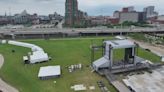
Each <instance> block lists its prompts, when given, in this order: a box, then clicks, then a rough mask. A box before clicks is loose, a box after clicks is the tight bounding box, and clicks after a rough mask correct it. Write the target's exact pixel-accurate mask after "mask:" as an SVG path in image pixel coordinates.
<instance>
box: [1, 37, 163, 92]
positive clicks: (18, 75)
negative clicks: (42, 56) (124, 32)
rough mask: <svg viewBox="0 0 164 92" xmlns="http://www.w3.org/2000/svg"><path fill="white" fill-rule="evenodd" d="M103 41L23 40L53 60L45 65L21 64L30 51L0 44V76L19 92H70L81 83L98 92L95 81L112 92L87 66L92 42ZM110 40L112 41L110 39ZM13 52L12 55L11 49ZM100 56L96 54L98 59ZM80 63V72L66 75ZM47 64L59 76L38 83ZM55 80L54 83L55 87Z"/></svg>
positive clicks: (149, 57)
mask: <svg viewBox="0 0 164 92" xmlns="http://www.w3.org/2000/svg"><path fill="white" fill-rule="evenodd" d="M102 39H104V38H95V39H94V40H93V39H90V38H85V39H63V40H62V39H60V40H25V41H24V42H29V43H34V44H37V45H39V46H41V47H43V48H44V50H45V51H46V52H47V53H48V54H49V55H50V56H51V57H52V60H51V61H49V62H47V63H41V64H34V65H24V63H23V61H22V57H23V56H24V55H27V52H29V51H30V49H27V48H23V47H18V46H11V45H0V53H1V54H3V55H4V57H5V63H4V66H3V67H2V69H1V70H0V77H1V78H2V79H3V80H5V81H6V82H8V83H9V84H11V85H13V86H14V87H16V88H17V89H18V90H19V91H20V92H73V90H71V89H70V86H72V85H75V84H84V85H86V86H92V85H93V86H96V90H94V91H90V90H87V91H85V92H100V89H99V88H98V86H97V83H96V82H97V81H99V80H103V81H104V82H105V84H106V85H107V87H108V88H109V90H110V91H111V92H116V90H115V89H114V88H113V87H112V86H111V85H109V84H108V82H107V80H106V79H105V78H103V77H101V76H99V75H97V74H96V73H91V69H90V67H88V66H89V65H90V63H91V61H90V58H91V57H90V56H91V53H90V45H91V43H96V44H101V43H102ZM109 39H111V38H109ZM13 49H14V50H15V51H16V52H15V53H12V52H11V51H12V50H13ZM138 54H139V55H140V56H142V57H145V58H147V59H150V60H152V61H155V62H158V61H159V60H160V59H159V57H157V56H155V55H154V54H152V53H149V52H146V51H144V50H142V49H139V52H138ZM100 55H101V53H99V52H98V55H96V56H97V57H100ZM78 63H82V64H83V65H84V67H83V69H82V70H77V71H75V72H73V73H69V72H68V69H67V68H66V67H67V66H69V65H71V64H78ZM48 65H61V67H62V76H61V77H60V78H56V79H50V80H45V81H42V80H39V79H38V78H37V75H38V71H39V68H40V67H41V66H48ZM54 81H56V82H57V83H56V84H54ZM83 92H84V91H83Z"/></svg>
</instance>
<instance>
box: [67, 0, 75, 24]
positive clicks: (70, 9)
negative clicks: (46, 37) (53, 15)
mask: <svg viewBox="0 0 164 92" xmlns="http://www.w3.org/2000/svg"><path fill="white" fill-rule="evenodd" d="M76 22H78V2H77V0H66V3H65V24H66V25H68V26H71V25H74V24H75V23H76Z"/></svg>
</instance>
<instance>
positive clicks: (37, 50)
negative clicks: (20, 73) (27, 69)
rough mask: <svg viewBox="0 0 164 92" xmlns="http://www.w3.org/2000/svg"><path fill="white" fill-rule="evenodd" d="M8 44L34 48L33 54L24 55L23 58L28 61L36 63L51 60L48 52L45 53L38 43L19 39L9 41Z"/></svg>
mask: <svg viewBox="0 0 164 92" xmlns="http://www.w3.org/2000/svg"><path fill="white" fill-rule="evenodd" d="M8 44H11V45H16V46H22V47H26V48H30V49H31V50H32V54H30V55H28V56H24V57H23V60H24V61H25V62H26V63H27V62H30V63H31V64H34V63H39V62H43V61H48V60H49V57H48V54H47V53H45V52H44V50H43V49H42V48H41V47H39V46H37V45H34V44H30V43H25V42H18V41H8Z"/></svg>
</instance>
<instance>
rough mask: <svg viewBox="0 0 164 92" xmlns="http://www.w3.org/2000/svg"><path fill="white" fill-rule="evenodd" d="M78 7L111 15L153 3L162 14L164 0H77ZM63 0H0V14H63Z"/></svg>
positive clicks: (94, 13)
mask: <svg viewBox="0 0 164 92" xmlns="http://www.w3.org/2000/svg"><path fill="white" fill-rule="evenodd" d="M78 2H79V9H80V10H83V11H86V12H87V13H88V14H89V15H112V13H113V11H115V10H120V9H121V8H122V7H125V6H135V8H136V10H140V11H141V10H142V9H143V8H144V7H145V6H149V5H154V6H155V7H156V11H159V12H160V14H164V7H163V5H164V0H78ZM64 3H65V0H0V15H4V14H5V12H6V13H7V14H9V11H11V14H15V13H20V12H22V11H23V10H25V9H26V10H27V12H28V13H30V14H32V13H38V14H40V15H47V14H50V13H53V12H55V11H56V12H58V13H60V14H62V15H64V12H65V4H64Z"/></svg>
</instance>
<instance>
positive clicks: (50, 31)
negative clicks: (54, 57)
mask: <svg viewBox="0 0 164 92" xmlns="http://www.w3.org/2000/svg"><path fill="white" fill-rule="evenodd" d="M135 32H163V33H164V29H160V30H157V29H156V28H136V29H111V28H63V29H58V28H37V29H33V28H24V29H0V34H54V33H65V34H77V33H83V34H96V33H135Z"/></svg>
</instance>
